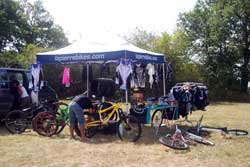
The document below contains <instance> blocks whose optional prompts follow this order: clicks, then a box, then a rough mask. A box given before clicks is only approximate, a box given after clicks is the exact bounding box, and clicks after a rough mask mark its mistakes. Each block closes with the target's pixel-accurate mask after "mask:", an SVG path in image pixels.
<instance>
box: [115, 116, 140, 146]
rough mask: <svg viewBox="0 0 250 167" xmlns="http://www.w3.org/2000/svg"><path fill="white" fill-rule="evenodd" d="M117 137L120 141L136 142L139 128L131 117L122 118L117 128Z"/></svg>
mask: <svg viewBox="0 0 250 167" xmlns="http://www.w3.org/2000/svg"><path fill="white" fill-rule="evenodd" d="M118 130H119V135H120V138H121V139H122V140H126V141H133V142H134V141H136V140H137V138H138V136H139V135H140V134H139V133H140V127H139V125H138V122H137V121H136V120H135V119H133V118H132V117H126V118H124V119H123V120H122V121H121V122H120V123H119V126H118Z"/></svg>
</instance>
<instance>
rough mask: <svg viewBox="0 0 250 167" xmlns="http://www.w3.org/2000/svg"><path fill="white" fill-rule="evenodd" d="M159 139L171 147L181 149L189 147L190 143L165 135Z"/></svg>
mask: <svg viewBox="0 0 250 167" xmlns="http://www.w3.org/2000/svg"><path fill="white" fill-rule="evenodd" d="M159 141H160V142H161V143H162V144H163V145H166V146H168V147H170V148H174V149H180V150H185V149H188V145H187V144H186V143H185V142H183V141H181V140H179V139H176V140H173V139H172V137H171V136H164V137H161V138H160V139H159Z"/></svg>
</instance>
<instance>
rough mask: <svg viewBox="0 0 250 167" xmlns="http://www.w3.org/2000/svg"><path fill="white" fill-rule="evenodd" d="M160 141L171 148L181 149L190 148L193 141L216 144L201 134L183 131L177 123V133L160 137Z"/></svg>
mask: <svg viewBox="0 0 250 167" xmlns="http://www.w3.org/2000/svg"><path fill="white" fill-rule="evenodd" d="M159 141H160V142H161V143H162V144H164V145H166V146H168V147H170V148H174V149H181V150H184V149H188V144H190V143H192V142H193V141H194V142H197V143H200V144H205V145H210V146H214V145H215V144H214V143H213V142H211V141H209V140H207V139H205V138H203V137H201V136H197V135H195V134H192V133H190V132H184V133H182V132H181V130H180V129H179V128H178V126H177V125H176V130H175V133H174V134H173V135H170V134H167V135H166V136H164V137H160V138H159Z"/></svg>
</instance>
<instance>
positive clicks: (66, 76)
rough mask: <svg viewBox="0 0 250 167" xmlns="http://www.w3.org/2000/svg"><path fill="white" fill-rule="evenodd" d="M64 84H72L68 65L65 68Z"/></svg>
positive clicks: (67, 85)
mask: <svg viewBox="0 0 250 167" xmlns="http://www.w3.org/2000/svg"><path fill="white" fill-rule="evenodd" d="M62 84H63V85H65V86H66V87H69V86H70V79H69V68H68V67H65V68H64V70H63V79H62Z"/></svg>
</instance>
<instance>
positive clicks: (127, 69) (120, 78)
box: [115, 59, 133, 90]
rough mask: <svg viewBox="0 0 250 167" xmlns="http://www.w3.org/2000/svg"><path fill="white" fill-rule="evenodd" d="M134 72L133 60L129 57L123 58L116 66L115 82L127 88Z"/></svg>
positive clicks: (122, 87) (121, 87)
mask: <svg viewBox="0 0 250 167" xmlns="http://www.w3.org/2000/svg"><path fill="white" fill-rule="evenodd" d="M132 72H133V69H132V63H131V61H130V60H129V59H126V60H124V59H121V60H120V63H119V65H118V66H117V67H116V79H115V83H116V84H119V85H120V89H122V90H127V88H128V83H129V82H128V81H130V76H131V74H132Z"/></svg>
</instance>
